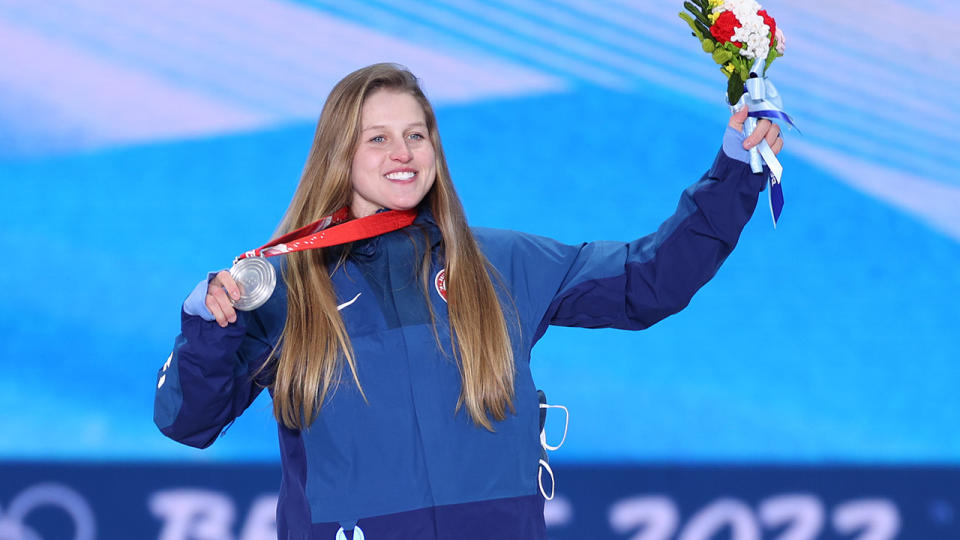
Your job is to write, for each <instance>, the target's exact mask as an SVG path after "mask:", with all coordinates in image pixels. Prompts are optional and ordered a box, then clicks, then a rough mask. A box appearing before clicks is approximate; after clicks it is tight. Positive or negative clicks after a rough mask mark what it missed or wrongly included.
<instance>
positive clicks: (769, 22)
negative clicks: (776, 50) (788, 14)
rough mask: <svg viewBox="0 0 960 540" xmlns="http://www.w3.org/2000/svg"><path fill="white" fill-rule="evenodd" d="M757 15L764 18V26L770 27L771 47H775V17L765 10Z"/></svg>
mask: <svg viewBox="0 0 960 540" xmlns="http://www.w3.org/2000/svg"><path fill="white" fill-rule="evenodd" d="M757 15H759V16H761V17H763V22H764V24H766V25H767V26H769V27H770V46H771V47H773V41H774V38H775V37H776V35H777V21H775V20H773V17H771V16H769V15H767V10H765V9H761V10H760V11H758V12H757ZM711 32H712V30H711Z"/></svg>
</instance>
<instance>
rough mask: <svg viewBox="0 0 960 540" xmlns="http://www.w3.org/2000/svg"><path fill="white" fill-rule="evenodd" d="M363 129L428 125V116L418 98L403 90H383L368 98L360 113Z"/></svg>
mask: <svg viewBox="0 0 960 540" xmlns="http://www.w3.org/2000/svg"><path fill="white" fill-rule="evenodd" d="M360 123H361V126H360V127H361V129H367V128H369V127H372V126H408V125H411V124H417V123H420V124H426V123H427V119H426V114H425V113H424V112H423V107H421V106H420V102H418V101H417V98H415V97H413V95H411V94H410V93H409V92H404V91H402V90H390V89H382V90H377V91H375V92H374V93H372V94H370V95H369V96H367V99H366V100H364V102H363V108H362V109H361V113H360Z"/></svg>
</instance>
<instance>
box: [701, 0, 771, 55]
mask: <svg viewBox="0 0 960 540" xmlns="http://www.w3.org/2000/svg"><path fill="white" fill-rule="evenodd" d="M761 9H763V7H762V6H761V5H760V3H759V2H755V1H754V0H724V1H723V4H721V5H719V6H717V7H716V8H714V10H713V11H714V13H721V12H724V11H732V12H733V14H734V16H736V17H737V20H738V21H740V27H739V28H736V29H735V30H734V31H733V37H732V38H731V39H732V40H733V41H737V42H740V43H742V44H743V47H742V48H741V49H740V54H741V55H743V56H746V57H747V58H751V59H752V58H766V57H767V53H769V52H770V38H769V35H770V27H769V26H767V25H766V23H764V22H763V17H761V16H760V15H758V14H757V12H758V11H760V10H761Z"/></svg>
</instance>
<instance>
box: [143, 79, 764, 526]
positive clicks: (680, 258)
mask: <svg viewBox="0 0 960 540" xmlns="http://www.w3.org/2000/svg"><path fill="white" fill-rule="evenodd" d="M745 114H746V110H745V109H744V110H743V111H742V113H738V114H737V115H736V116H735V117H733V118H731V121H730V126H731V128H729V129H728V130H727V134H726V136H725V139H724V144H723V150H722V151H721V152H719V153H718V155H717V157H716V160H715V161H714V164H713V166H712V167H711V168H710V169H709V171H708V172H707V173H706V174H705V175H704V176H703V177H702V178H701V179H700V181H698V182H697V183H696V184H694V185H693V186H692V187H690V188H689V189H687V190H686V191H685V192H684V194H683V196H682V198H681V201H680V205H679V207H678V209H677V211H676V212H675V213H674V215H673V216H671V217H670V218H669V219H667V220H666V221H665V222H664V223H663V225H662V226H661V227H660V228H659V230H658V231H657V232H655V233H654V234H651V235H649V236H646V237H643V238H640V239H638V240H635V241H633V242H629V243H615V242H591V243H584V244H580V245H564V244H560V243H558V242H555V241H553V240H550V239H547V238H543V237H538V236H533V235H528V234H523V233H518V232H513V231H504V230H492V229H482V228H475V229H471V228H470V227H468V226H467V223H466V219H465V217H464V212H463V209H462V207H461V205H460V201H459V198H458V197H457V195H456V192H455V190H454V187H453V183H452V182H451V179H450V173H449V171H448V168H447V164H446V160H445V158H444V153H443V148H442V145H441V143H440V137H439V134H438V131H437V124H436V118H435V116H434V113H433V109H432V107H431V106H430V103H429V102H428V101H427V99H426V98H425V97H424V94H423V92H422V91H421V90H420V87H419V85H418V83H417V80H416V78H415V77H414V76H413V75H412V74H411V73H410V72H409V71H407V70H406V69H403V68H400V67H398V66H395V65H392V64H376V65H373V66H369V67H366V68H363V69H360V70H357V71H355V72H354V73H351V74H350V75H348V76H347V77H346V78H344V79H343V80H342V81H341V82H340V83H339V84H337V86H336V87H335V88H334V89H333V91H332V92H331V94H330V96H329V98H328V99H327V102H326V104H325V106H324V109H323V112H322V114H321V117H320V121H319V122H318V125H317V131H316V134H315V137H314V142H313V146H312V148H311V151H310V155H309V157H308V159H307V163H306V166H305V168H304V171H303V175H302V177H301V180H300V184H299V186H298V188H297V191H296V193H295V195H294V197H293V200H292V201H291V203H290V207H289V208H288V210H287V213H286V215H285V216H284V219H283V221H282V222H281V224H280V227H279V230H278V231H277V232H278V236H280V237H281V239H282V242H283V243H282V244H278V245H277V246H275V247H274V248H272V250H269V251H268V250H264V251H263V252H262V254H264V255H266V256H269V257H270V258H269V259H267V261H269V264H272V265H273V267H275V268H277V269H279V271H280V272H281V274H282V276H283V279H282V280H279V281H278V284H277V287H276V290H274V291H273V293H272V296H270V298H269V300H267V301H266V303H264V304H263V305H262V306H260V307H257V308H254V309H252V310H251V311H237V310H236V309H235V307H234V302H235V301H236V300H237V299H238V298H240V296H241V293H242V292H243V291H241V290H240V287H239V286H238V284H237V283H236V282H235V281H234V279H233V278H232V277H231V274H230V273H229V272H227V271H222V272H220V273H218V274H217V275H216V276H215V277H213V278H212V279H210V280H209V282H208V280H203V281H201V282H200V284H199V285H198V286H197V288H196V289H195V290H194V292H193V293H192V294H191V295H190V297H188V299H187V301H186V302H185V303H184V306H183V317H182V325H181V335H180V336H179V337H178V338H177V340H176V342H175V346H174V351H173V354H172V355H171V357H170V359H169V360H168V362H167V363H166V364H165V365H164V367H163V369H162V370H161V373H160V374H159V375H158V376H159V377H161V378H162V381H161V382H160V383H158V388H157V395H156V401H155V413H154V419H155V422H156V423H157V425H158V427H160V429H161V430H162V431H163V432H164V433H165V434H166V435H168V436H170V437H172V438H174V439H176V440H178V441H181V442H183V443H185V444H188V445H191V446H197V447H206V446H209V445H210V444H212V443H213V442H214V441H215V440H216V439H217V437H218V436H219V434H220V433H221V431H222V430H223V429H224V427H225V426H226V425H228V424H229V423H230V422H231V421H233V420H234V419H235V418H236V417H237V416H239V415H240V414H241V413H242V412H243V411H244V410H245V409H246V408H247V407H248V406H249V405H250V403H251V402H252V401H253V399H254V398H255V397H256V396H257V394H258V393H259V392H260V391H261V390H262V389H263V388H269V391H270V393H271V395H272V397H273V402H274V413H275V416H276V418H277V422H278V424H279V426H278V428H279V437H280V448H281V456H282V471H283V479H282V483H281V488H280V499H279V503H278V507H277V528H278V533H279V536H280V538H324V539H333V538H337V539H340V538H346V532H349V531H353V533H352V534H353V538H354V539H358V538H365V537H366V536H369V537H370V538H371V539H384V538H391V539H401V538H418V539H446V538H457V539H467V540H469V539H478V540H479V539H488V538H516V539H521V538H522V539H531V538H533V539H544V538H546V532H545V525H544V516H543V504H544V497H547V494H546V493H547V491H551V492H552V490H548V489H545V488H544V486H543V482H542V479H543V478H544V474H543V472H542V471H543V470H546V471H547V472H548V473H549V471H550V469H549V465H547V462H546V460H545V454H544V452H545V450H546V449H548V448H549V449H553V448H554V447H547V446H546V442H545V440H544V439H542V438H541V437H539V434H540V432H541V430H542V427H543V426H542V424H541V423H540V422H541V420H540V418H541V412H540V411H541V410H542V409H543V408H544V407H547V405H546V404H544V403H542V402H540V400H539V399H538V396H537V392H536V387H535V386H534V382H533V379H532V375H531V371H530V364H529V361H530V351H531V348H532V347H533V345H534V344H535V343H536V342H537V341H538V340H539V339H540V337H541V336H543V333H544V332H545V330H546V328H547V326H548V325H551V324H552V325H562V326H580V327H587V328H601V327H613V328H623V329H634V330H636V329H642V328H646V327H648V326H650V325H652V324H654V323H656V322H657V321H659V320H661V319H663V318H664V317H666V316H668V315H670V314H672V313H675V312H677V311H679V310H680V309H682V308H683V307H684V306H686V305H687V303H688V302H689V300H690V297H691V296H692V295H693V294H694V293H695V292H696V291H697V289H699V288H700V287H701V286H702V285H703V284H704V283H705V282H706V281H708V280H709V279H710V278H711V277H712V276H713V274H714V273H715V272H716V270H717V268H718V267H719V265H720V264H721V263H722V262H723V260H724V259H725V258H726V257H727V255H729V253H730V251H731V250H732V249H733V246H734V245H736V242H737V239H738V237H739V234H740V231H741V230H742V228H743V226H744V225H745V224H746V222H747V220H748V219H749V217H750V216H751V214H752V213H753V210H754V207H755V205H756V202H757V197H758V193H759V191H760V189H761V187H762V186H763V184H764V182H765V174H754V173H752V172H751V171H750V167H749V165H748V164H747V160H748V158H747V156H746V152H745V151H744V148H745V147H749V146H752V145H755V144H757V142H759V141H760V140H761V139H763V138H768V137H769V138H770V141H771V142H772V140H773V139H775V138H776V133H777V130H776V129H775V127H771V125H770V124H769V123H767V124H766V125H764V124H761V126H759V127H758V128H757V130H756V131H755V133H754V136H753V137H751V138H750V139H749V140H747V141H744V140H743V138H742V136H741V135H740V133H739V128H740V127H741V126H742V123H743V120H744V117H745ZM351 218H352V219H351ZM407 218H409V219H407ZM385 223H386V224H388V225H384V224H385ZM331 225H332V226H331ZM371 230H376V231H377V233H371V232H370V231H371ZM383 231H387V232H383ZM301 232H302V233H303V234H305V235H310V238H313V239H316V238H318V237H323V238H324V239H325V242H324V243H322V244H313V249H308V248H309V247H310V246H309V245H307V244H309V242H306V241H304V242H303V245H304V246H306V247H303V246H301V247H296V248H291V247H290V246H292V245H294V244H295V243H294V242H292V241H290V240H289V239H290V235H291V234H294V233H295V235H296V234H300V233H301ZM333 239H337V240H336V241H334V240H333ZM278 241H280V240H278ZM281 245H282V246H283V249H280V247H281ZM318 245H322V246H323V247H317V246H318ZM257 253H258V254H261V253H260V252H257ZM271 255H277V256H271ZM347 370H349V376H348V377H343V375H344V372H345V371H347ZM465 471H466V473H465ZM541 495H542V496H541Z"/></svg>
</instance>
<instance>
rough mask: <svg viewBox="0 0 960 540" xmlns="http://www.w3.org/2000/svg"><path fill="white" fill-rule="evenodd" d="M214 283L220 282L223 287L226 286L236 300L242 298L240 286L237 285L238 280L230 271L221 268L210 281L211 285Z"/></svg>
mask: <svg viewBox="0 0 960 540" xmlns="http://www.w3.org/2000/svg"><path fill="white" fill-rule="evenodd" d="M214 283H219V285H220V286H221V287H223V288H225V289H226V290H227V292H228V293H230V297H231V298H233V299H234V300H236V299H238V298H240V286H239V285H237V282H236V281H235V280H234V279H233V275H231V274H230V272H229V271H227V270H221V271H219V272H217V275H216V276H214V278H213V280H212V281H211V282H210V284H211V285H213V284H214Z"/></svg>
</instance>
